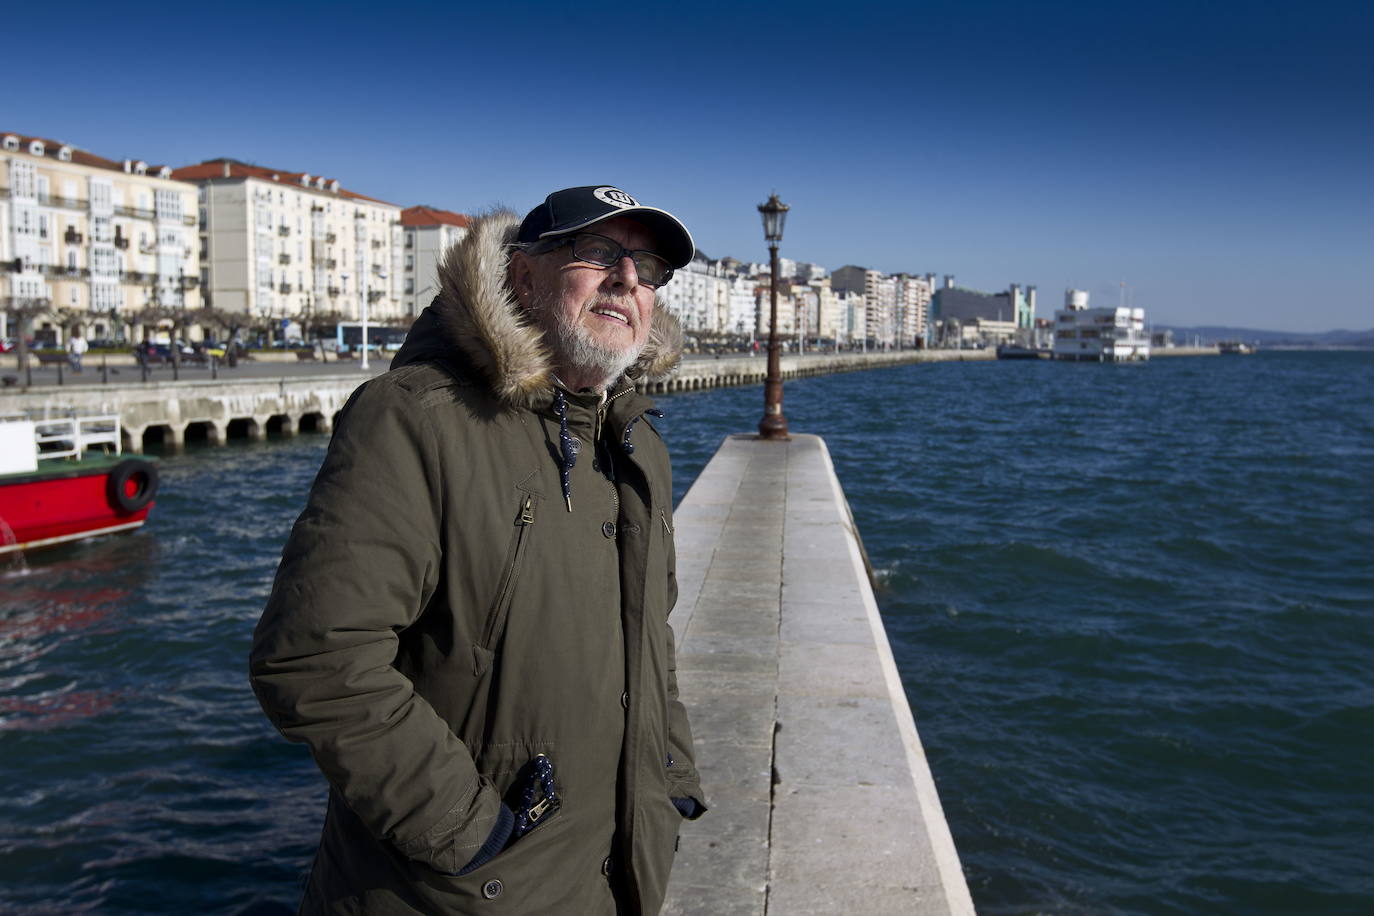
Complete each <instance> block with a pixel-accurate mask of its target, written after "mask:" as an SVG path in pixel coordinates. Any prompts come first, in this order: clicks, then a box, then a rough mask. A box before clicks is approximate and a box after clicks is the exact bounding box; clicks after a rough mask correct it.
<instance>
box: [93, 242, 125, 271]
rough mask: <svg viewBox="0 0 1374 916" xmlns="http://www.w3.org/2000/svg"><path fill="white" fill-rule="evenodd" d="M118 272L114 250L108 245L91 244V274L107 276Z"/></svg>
mask: <svg viewBox="0 0 1374 916" xmlns="http://www.w3.org/2000/svg"><path fill="white" fill-rule="evenodd" d="M118 272H119V264H118V261H117V260H116V259H115V251H114V249H113V248H111V247H109V246H108V245H92V246H91V275H92V276H102V277H108V276H112V275H113V274H116V273H118Z"/></svg>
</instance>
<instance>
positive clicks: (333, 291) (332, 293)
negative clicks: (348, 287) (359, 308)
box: [329, 286, 339, 299]
mask: <svg viewBox="0 0 1374 916" xmlns="http://www.w3.org/2000/svg"><path fill="white" fill-rule="evenodd" d="M338 295H339V288H338V287H337V286H331V287H329V298H330V299H335V298H338Z"/></svg>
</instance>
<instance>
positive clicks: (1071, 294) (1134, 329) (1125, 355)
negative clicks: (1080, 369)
mask: <svg viewBox="0 0 1374 916" xmlns="http://www.w3.org/2000/svg"><path fill="white" fill-rule="evenodd" d="M1054 358H1055V359H1066V360H1092V361H1095V362H1109V363H1110V362H1125V361H1127V360H1145V359H1149V358H1150V336H1149V335H1148V334H1147V333H1146V332H1145V310H1144V309H1137V308H1128V307H1126V306H1124V305H1123V306H1117V307H1107V308H1089V307H1088V293H1087V291H1085V290H1081V289H1069V290H1066V291H1065V292H1064V307H1063V308H1062V309H1059V310H1058V311H1056V312H1055V313H1054Z"/></svg>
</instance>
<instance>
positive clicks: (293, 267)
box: [172, 159, 410, 324]
mask: <svg viewBox="0 0 1374 916" xmlns="http://www.w3.org/2000/svg"><path fill="white" fill-rule="evenodd" d="M172 174H173V176H174V177H176V178H179V179H182V180H185V181H189V182H193V183H194V184H196V185H198V186H199V198H200V232H201V251H202V257H203V260H202V263H201V277H202V285H203V286H204V287H205V289H206V292H207V294H208V295H207V297H206V298H207V300H208V301H207V304H208V305H211V306H213V307H215V308H217V309H220V310H223V311H227V312H235V313H240V314H245V315H250V316H253V317H255V318H257V319H260V320H264V321H267V322H269V323H272V324H275V323H276V322H278V321H281V322H283V323H285V322H286V321H301V322H310V321H311V320H312V319H314V320H320V321H337V320H341V319H346V320H350V321H356V320H359V319H360V318H361V316H362V310H363V303H364V301H366V303H367V309H368V313H369V318H370V320H372V321H377V322H387V321H400V320H402V319H403V318H405V317H407V316H409V314H410V312H409V309H408V308H406V307H405V306H403V304H402V293H401V289H402V286H401V273H402V272H401V262H400V254H401V244H402V241H401V225H400V218H401V208H400V207H398V206H396V205H395V204H389V203H386V202H385V201H380V200H375V199H373V198H371V197H367V196H365V195H362V194H359V193H357V192H355V191H349V190H347V189H345V188H342V187H340V185H339V182H338V181H337V180H335V179H330V178H324V177H321V176H318V175H311V174H309V173H306V172H280V171H276V170H274V169H268V168H262V167H260V166H255V165H247V164H245V163H242V162H237V161H235V160H232V159H214V160H210V161H207V162H202V163H199V164H197V165H191V166H186V167H184V168H179V169H177V170H176V171H174V172H173V173H172Z"/></svg>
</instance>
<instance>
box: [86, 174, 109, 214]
mask: <svg viewBox="0 0 1374 916" xmlns="http://www.w3.org/2000/svg"><path fill="white" fill-rule="evenodd" d="M112 206H113V203H112V200H111V194H110V183H109V182H108V181H92V182H91V209H92V210H96V211H101V210H103V211H107V212H108V211H109V210H110V209H112Z"/></svg>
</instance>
